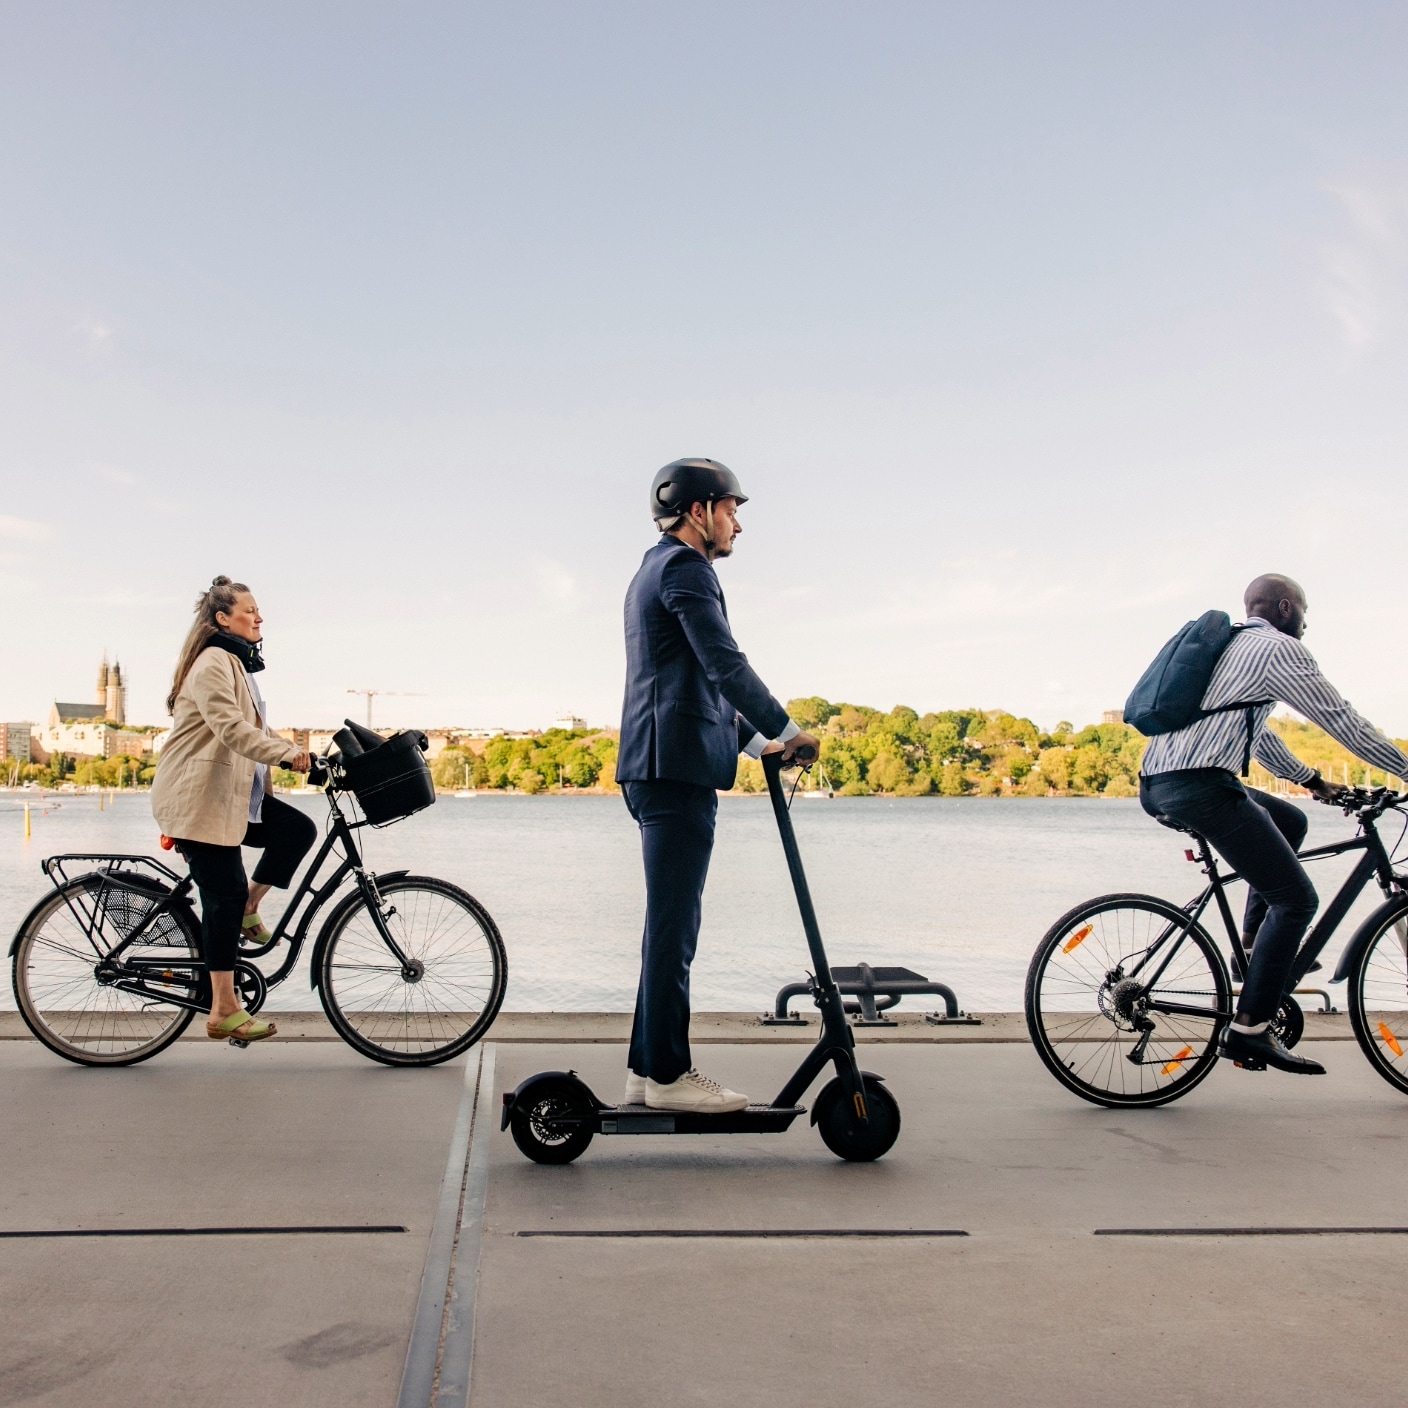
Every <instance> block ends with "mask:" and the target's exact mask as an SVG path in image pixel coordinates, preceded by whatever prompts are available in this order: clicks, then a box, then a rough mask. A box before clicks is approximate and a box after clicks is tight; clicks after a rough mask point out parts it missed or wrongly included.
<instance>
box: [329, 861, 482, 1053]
mask: <svg viewBox="0 0 1408 1408" xmlns="http://www.w3.org/2000/svg"><path fill="white" fill-rule="evenodd" d="M378 888H379V891H380V894H381V898H382V911H381V913H382V918H383V920H384V922H385V923H386V925H387V927H388V928H389V929H390V930H391V932H392V934H393V935H394V936H395V939H396V942H397V943H398V944H399V945H400V947H401V951H402V952H403V953H404V954H405V955H406V956H407V958H408V959H410V964H409V965H408V966H407V967H406V968H403V967H402V966H401V964H400V963H399V962H398V961H397V960H396V959H395V957H393V955H392V953H391V951H390V949H388V947H387V945H386V941H385V940H384V939H383V938H382V936H381V932H380V930H379V929H378V928H377V925H376V921H375V919H374V918H373V916H372V914H371V911H370V910H369V909H368V908H367V903H366V899H365V898H364V897H363V896H362V895H360V894H358V895H356V896H355V897H354V898H353V899H352V901H351V902H350V903H348V904H346V905H344V906H343V907H342V908H341V909H339V910H338V911H337V913H336V914H334V915H333V916H332V918H331V919H330V920H329V922H328V927H327V929H326V930H324V932H323V935H322V936H321V937H320V939H319V946H320V950H321V959H320V963H319V972H318V979H319V995H320V997H321V998H322V1003H323V1010H324V1011H325V1012H326V1013H327V1014H328V1020H329V1021H330V1022H331V1023H332V1024H333V1027H334V1028H335V1029H336V1031H337V1033H338V1035H339V1036H341V1037H342V1039H343V1040H344V1041H346V1042H347V1043H348V1045H350V1046H352V1047H354V1048H355V1049H356V1050H358V1051H360V1052H361V1053H362V1055H364V1056H370V1057H371V1059H372V1060H373V1061H382V1062H385V1063H386V1064H387V1065H388V1066H433V1065H435V1064H436V1063H437V1062H439V1061H448V1060H449V1059H450V1058H451V1057H452V1056H458V1055H459V1054H460V1053H461V1052H462V1051H466V1050H467V1049H468V1048H469V1047H471V1046H473V1045H474V1043H475V1042H476V1041H478V1040H479V1038H480V1037H481V1036H483V1035H484V1033H485V1032H486V1031H487V1030H488V1028H489V1025H490V1023H491V1022H492V1021H493V1020H494V1018H495V1017H496V1016H498V1012H499V1007H500V1005H501V1004H502V1002H503V1000H504V988H505V986H506V984H507V982H508V959H507V957H506V956H505V954H504V941H503V939H502V938H500V937H499V931H498V928H497V927H496V926H495V924H494V921H493V920H492V919H491V918H490V917H489V913H488V911H487V910H486V909H485V908H484V906H483V905H481V904H480V903H479V901H478V900H476V899H475V898H474V896H473V895H470V894H466V893H465V891H463V890H461V889H460V888H459V887H458V886H457V885H451V884H449V883H448V882H447V881H445V880H434V879H430V878H429V877H426V876H421V875H407V876H403V877H401V878H399V879H396V880H386V881H382V882H380V884H379V887H378Z"/></svg>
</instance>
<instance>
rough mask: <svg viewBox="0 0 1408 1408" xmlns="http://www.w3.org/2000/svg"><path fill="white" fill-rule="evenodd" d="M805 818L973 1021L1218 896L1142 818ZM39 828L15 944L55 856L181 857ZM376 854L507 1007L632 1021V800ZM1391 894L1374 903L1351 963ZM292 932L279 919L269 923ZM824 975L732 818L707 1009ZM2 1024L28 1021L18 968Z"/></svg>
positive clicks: (866, 809) (835, 878) (18, 859)
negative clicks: (449, 927) (1055, 940)
mask: <svg viewBox="0 0 1408 1408" xmlns="http://www.w3.org/2000/svg"><path fill="white" fill-rule="evenodd" d="M289 800H290V801H293V802H294V803H295V804H297V805H299V806H301V807H303V808H304V809H305V810H307V811H308V812H309V813H310V814H312V815H314V816H315V817H317V818H318V819H319V820H320V821H321V819H322V817H323V816H324V815H325V814H326V803H325V802H324V801H323V799H322V798H321V797H293V798H290V799H289ZM1308 810H1309V814H1310V821H1311V829H1310V836H1311V839H1312V840H1313V841H1315V842H1325V841H1330V840H1333V839H1336V838H1338V837H1342V836H1348V835H1350V834H1352V830H1353V824H1352V823H1351V822H1350V821H1349V820H1347V819H1346V818H1345V817H1343V816H1342V815H1341V814H1340V813H1339V812H1334V811H1331V810H1329V809H1328V808H1326V807H1321V806H1310V807H1309V808H1308ZM792 814H793V818H794V821H795V825H796V828H797V833H798V839H799V841H800V844H801V848H802V856H803V860H804V862H805V864H806V867H807V873H808V877H809V879H810V881H811V885H812V891H813V895H814V898H815V901H816V907H817V913H818V916H819V918H820V921H821V927H822V933H823V934H824V935H825V937H826V940H827V945H828V950H829V953H830V956H831V961H832V962H833V963H837V964H843V963H844V964H854V963H858V962H861V961H862V960H863V961H866V962H869V963H873V964H880V963H897V964H903V965H905V966H906V967H910V968H913V969H915V970H917V971H918V972H920V973H923V974H925V975H926V976H928V977H930V978H935V979H938V980H939V981H942V982H946V983H948V984H949V985H950V986H951V987H953V988H954V989H955V990H956V991H957V993H958V998H959V1001H960V1002H961V1003H962V1004H963V1006H964V1007H965V1008H968V1009H969V1010H973V1011H1014V1010H1018V1009H1020V1007H1021V1003H1022V984H1023V979H1024V976H1025V973H1026V967H1027V963H1028V961H1029V960H1030V958H1031V954H1032V950H1033V948H1034V947H1035V945H1036V943H1037V940H1038V939H1039V938H1040V937H1041V935H1042V934H1043V933H1044V932H1045V930H1046V928H1047V927H1048V926H1049V925H1050V924H1051V923H1052V922H1053V921H1054V920H1055V919H1056V918H1057V916H1059V915H1060V914H1061V913H1062V912H1063V911H1064V910H1066V909H1067V908H1069V907H1070V906H1071V905H1072V904H1075V903H1076V902H1078V901H1080V900H1082V899H1086V898H1088V897H1089V896H1091V895H1095V894H1100V893H1104V892H1107V891H1111V890H1144V891H1151V892H1153V893H1155V894H1162V895H1165V896H1168V897H1169V898H1173V899H1179V900H1181V899H1186V898H1188V896H1189V895H1191V894H1193V893H1194V892H1195V891H1196V890H1197V888H1198V885H1197V881H1198V879H1199V876H1198V873H1197V871H1196V870H1195V869H1194V868H1193V867H1192V866H1190V865H1189V864H1188V863H1187V862H1186V861H1185V860H1184V859H1183V847H1182V839H1183V838H1182V837H1180V836H1177V835H1175V834H1174V833H1173V832H1170V831H1166V830H1164V829H1163V828H1162V827H1159V826H1156V825H1155V824H1154V823H1153V822H1151V821H1150V820H1149V819H1148V818H1147V817H1145V815H1144V814H1143V812H1142V811H1141V810H1140V809H1139V804H1138V803H1137V802H1135V801H1115V800H1077V799H1054V798H1053V799H1030V800H1029V799H1018V798H1005V799H1002V800H986V799H979V798H906V799H900V800H895V801H882V800H879V799H875V798H845V799H836V800H833V801H809V800H803V799H800V798H799V799H798V801H797V802H796V804H795V806H794V807H793V812H792ZM33 828H34V836H33V839H32V840H31V841H30V842H28V843H27V844H26V843H25V841H24V839H23V834H22V833H23V824H22V816H21V813H20V811H19V810H18V807H17V804H16V800H15V794H13V793H10V794H0V931H3V932H4V933H5V934H6V935H10V934H13V932H14V930H15V928H16V926H17V924H18V923H19V921H20V919H21V918H22V916H23V915H24V913H25V911H26V910H27V909H28V908H29V906H30V905H31V904H32V903H33V902H34V900H35V899H36V898H38V897H39V896H40V895H41V894H42V893H43V891H44V888H45V886H46V885H47V883H48V882H47V881H46V880H45V879H44V877H43V875H42V874H41V872H40V870H39V861H40V859H41V858H42V857H44V856H46V855H53V854H56V853H58V852H63V851H108V850H111V851H132V852H145V853H148V854H158V855H159V854H161V853H160V852H159V851H158V850H157V848H156V844H155V842H156V827H155V825H154V824H153V822H152V820H151V814H150V811H149V804H148V799H147V797H146V796H144V795H133V796H129V797H119V798H118V799H117V800H116V803H115V804H114V805H113V806H112V807H111V808H109V809H108V810H106V811H103V812H100V811H99V810H98V801H97V798H96V797H72V798H67V799H65V800H64V802H63V805H62V806H61V807H60V808H59V809H58V810H57V811H54V812H51V813H50V814H49V815H47V816H40V815H35V817H34V819H33ZM363 834H364V835H365V836H366V850H367V855H368V859H369V863H370V864H371V865H372V866H373V868H375V869H380V870H391V869H399V868H409V869H410V870H412V871H415V872H419V873H422V874H428V875H438V876H442V877H444V878H445V879H448V880H453V881H454V882H455V883H457V884H459V885H462V886H463V887H464V888H465V889H467V890H469V891H470V892H471V893H472V894H474V895H475V896H477V897H478V898H479V899H480V900H481V901H482V902H483V903H484V904H485V905H486V906H487V907H488V909H489V911H490V913H491V914H493V916H494V918H495V919H496V920H497V922H498V924H499V927H500V929H501V931H502V933H503V936H504V941H505V943H506V944H507V946H508V954H509V974H510V979H509V989H508V1000H507V1003H506V1004H505V1005H506V1007H508V1008H510V1009H518V1010H534V1009H549V1010H559V1011H563V1010H573V1009H575V1010H597V1011H622V1010H627V1011H628V1010H629V1009H630V1007H631V1006H632V1001H633V998H634V993H635V982H636V975H637V963H638V955H639V943H640V929H641V922H642V918H643V915H644V894H643V884H642V880H641V875H640V855H639V849H638V841H637V833H636V829H635V826H634V824H633V823H632V822H631V820H630V818H629V817H628V816H627V814H626V809H625V807H624V805H623V804H622V803H621V801H620V800H619V799H618V798H614V797H514V796H492V795H481V796H478V797H474V798H472V799H460V798H454V797H443V798H441V799H440V801H439V802H438V803H437V804H436V805H435V806H434V807H432V808H431V809H430V810H429V811H427V812H424V813H422V814H421V815H419V816H416V817H412V818H411V819H410V820H409V821H405V822H402V823H400V824H399V825H397V826H394V827H391V828H389V829H388V830H385V831H377V832H372V833H370V834H368V833H363ZM1383 834H1384V835H1385V837H1386V838H1387V837H1388V836H1390V835H1394V836H1396V834H1397V830H1396V828H1385V830H1384V833H1383ZM253 857H254V853H252V852H251V853H248V855H247V861H248V862H249V863H250V864H252V861H253ZM176 864H177V865H178V866H179V864H180V862H179V860H178V861H177V862H176ZM1348 868H1349V867H1348V865H1347V864H1346V863H1343V862H1341V861H1340V860H1338V859H1336V860H1334V861H1331V862H1320V863H1318V864H1317V865H1316V866H1315V867H1314V869H1313V872H1312V873H1313V875H1314V878H1315V880H1316V883H1317V886H1318V888H1319V889H1320V892H1321V896H1322V899H1323V898H1324V897H1326V896H1327V895H1328V894H1329V893H1331V890H1332V887H1333V885H1334V884H1335V883H1336V882H1337V880H1338V878H1339V877H1341V876H1343V874H1344V873H1345V872H1346V871H1347V870H1348ZM1377 893H1378V892H1377V890H1375V891H1373V892H1372V894H1371V895H1369V896H1367V897H1365V898H1363V899H1361V900H1360V902H1359V905H1358V907H1357V908H1356V911H1355V912H1354V914H1353V915H1351V918H1350V922H1349V923H1348V924H1346V925H1345V926H1343V927H1342V929H1341V932H1340V935H1339V936H1337V940H1336V942H1335V943H1334V944H1332V946H1331V949H1330V953H1331V954H1332V955H1334V954H1337V953H1338V950H1339V946H1340V940H1342V939H1343V938H1346V937H1348V935H1349V934H1350V933H1351V932H1352V928H1353V924H1354V923H1355V922H1357V919H1358V917H1359V916H1361V915H1362V914H1363V913H1365V912H1367V910H1368V908H1369V907H1370V905H1371V904H1372V903H1373V902H1374V897H1375V896H1377ZM271 898H277V896H274V897H271ZM277 912H278V906H277V905H271V906H270V908H269V909H267V910H266V912H265V918H266V919H268V920H269V921H270V922H272V921H273V919H274V918H275V916H276V914H277ZM806 956H807V953H806V942H805V939H804V937H803V935H802V928H801V923H800V921H799V920H798V918H797V910H796V907H795V904H794V903H793V898H792V891H791V886H790V884H789V882H788V877H787V868H786V863H785V861H784V860H783V855H782V847H781V845H780V844H779V842H778V838H777V831H776V828H775V826H774V823H773V818H772V809H771V807H770V806H769V805H768V803H767V800H766V799H765V798H725V799H722V800H721V802H720V806H719V827H718V839H717V843H716V846H715V850H714V862H713V868H712V871H711V874H710V879H709V888H708V892H707V894H706V895H705V902H704V929H703V933H702V935H701V937H700V943H699V957H698V959H697V961H696V963H695V966H694V988H693V994H694V1005H695V1007H696V1008H697V1009H698V1010H700V1011H705V1010H744V1011H747V1010H754V1011H761V1010H762V1009H763V1008H764V1007H766V1006H770V1005H771V1002H772V999H773V996H774V994H775V993H776V991H777V989H778V988H779V987H781V986H782V985H783V984H784V983H787V982H792V981H795V980H796V979H798V978H800V977H801V976H802V974H803V971H804V969H805V966H806ZM915 1001H916V1000H915V999H909V1000H907V1002H906V1006H907V1007H908V1006H912V1005H915ZM0 1005H4V1006H8V1007H13V1005H14V996H13V993H12V991H11V989H10V985H9V971H8V966H7V968H6V973H5V983H4V988H3V991H0ZM269 1005H270V1007H272V1008H277V1009H282V1010H288V1009H297V1008H307V1007H309V1006H315V1005H316V999H315V998H313V997H312V994H311V993H310V992H309V990H308V985H307V978H306V960H305V966H304V975H303V976H301V977H293V978H290V979H289V980H288V981H287V982H286V983H285V984H284V985H283V986H282V987H281V988H277V989H275V990H274V991H273V992H272V993H271V994H270V1001H269ZM929 1005H933V1004H929ZM1337 1005H1339V1006H1340V1007H1343V1005H1344V1004H1343V1001H1342V1000H1340V1001H1337Z"/></svg>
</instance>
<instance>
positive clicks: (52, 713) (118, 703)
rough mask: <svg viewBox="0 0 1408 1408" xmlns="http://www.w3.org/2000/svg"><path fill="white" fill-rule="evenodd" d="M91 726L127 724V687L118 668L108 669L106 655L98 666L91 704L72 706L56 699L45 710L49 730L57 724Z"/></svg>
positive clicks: (111, 667)
mask: <svg viewBox="0 0 1408 1408" xmlns="http://www.w3.org/2000/svg"><path fill="white" fill-rule="evenodd" d="M93 722H105V723H110V724H117V725H119V726H121V725H122V724H125V723H126V722H127V684H126V681H125V680H124V679H123V678H122V665H121V664H120V663H119V662H117V661H114V662H113V663H112V664H111V665H109V664H108V657H107V655H106V654H104V656H103V663H102V664H101V665H99V666H98V683H97V687H96V689H95V690H94V692H93V699H92V702H90V703H86V704H75V703H72V702H70V701H66V700H61V699H56V700H55V701H54V707H53V708H52V709H50V710H49V726H50V727H51V728H52V727H54V726H55V725H57V724H77V723H93Z"/></svg>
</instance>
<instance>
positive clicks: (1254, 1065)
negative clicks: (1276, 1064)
mask: <svg viewBox="0 0 1408 1408" xmlns="http://www.w3.org/2000/svg"><path fill="white" fill-rule="evenodd" d="M1232 1064H1233V1065H1234V1066H1236V1068H1237V1069H1238V1070H1239V1071H1264V1070H1265V1069H1266V1062H1265V1061H1233V1063H1232Z"/></svg>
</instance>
